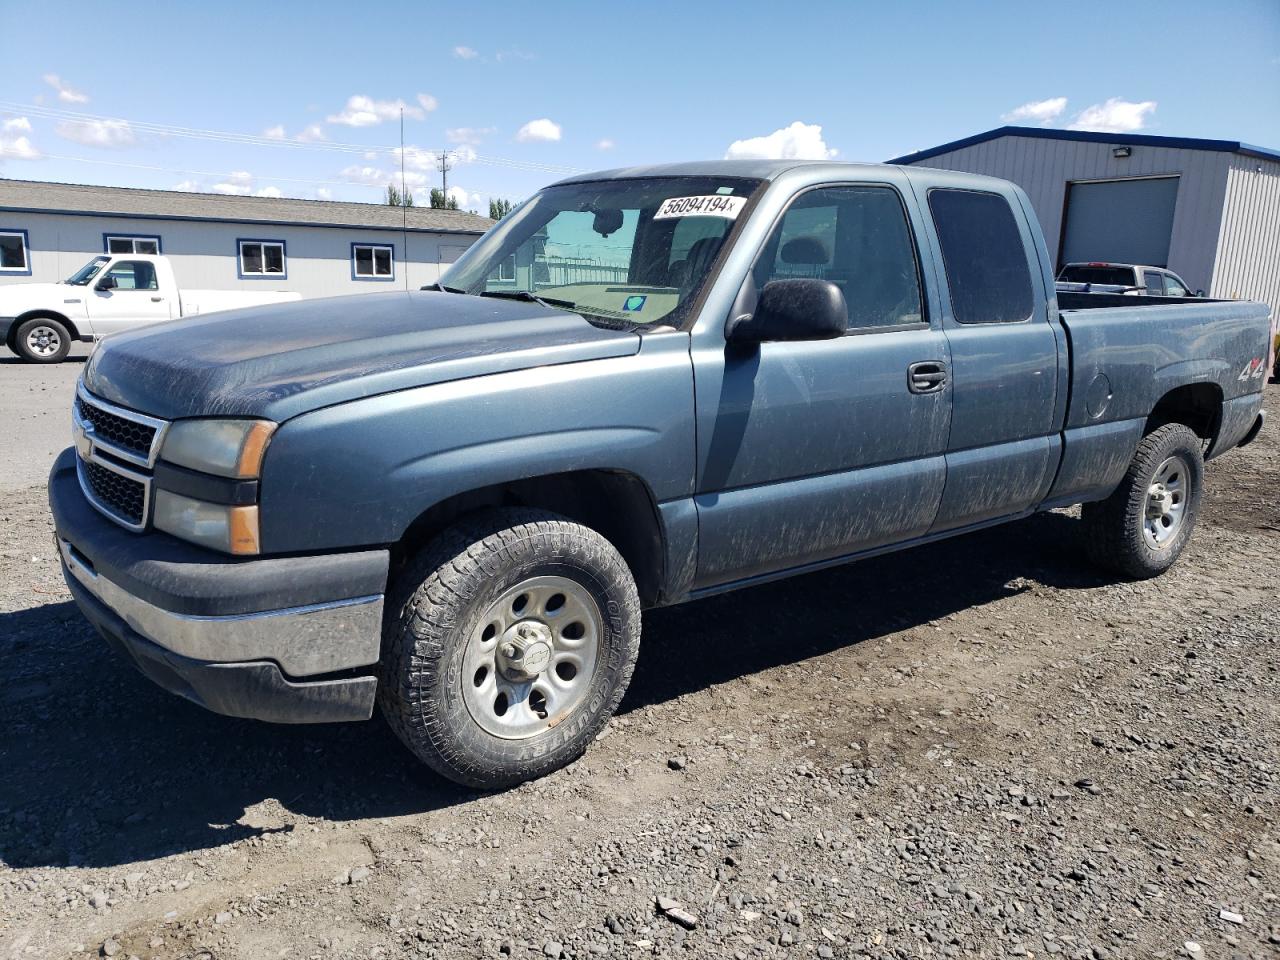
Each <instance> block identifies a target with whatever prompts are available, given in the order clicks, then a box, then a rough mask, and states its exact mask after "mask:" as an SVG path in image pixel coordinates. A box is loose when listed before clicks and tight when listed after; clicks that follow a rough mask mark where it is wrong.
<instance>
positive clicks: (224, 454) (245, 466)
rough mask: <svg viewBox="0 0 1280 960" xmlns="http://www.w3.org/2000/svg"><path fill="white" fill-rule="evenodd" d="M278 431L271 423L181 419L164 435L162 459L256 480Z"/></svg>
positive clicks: (226, 475) (171, 425) (205, 470)
mask: <svg viewBox="0 0 1280 960" xmlns="http://www.w3.org/2000/svg"><path fill="white" fill-rule="evenodd" d="M275 429H276V425H275V424H274V423H272V422H271V421H270V420H178V421H176V422H174V423H172V424H170V426H169V430H168V432H167V433H166V434H165V438H164V446H163V447H162V448H161V450H160V457H161V459H163V460H167V461H169V463H176V464H177V465H178V466H180V467H188V468H190V469H192V470H199V471H201V472H203V473H212V474H216V475H217V476H219V477H231V478H232V479H236V480H253V479H255V478H257V476H258V475H259V473H260V472H261V471H262V455H263V454H264V453H266V451H267V441H268V440H270V439H271V434H272V433H274V432H275Z"/></svg>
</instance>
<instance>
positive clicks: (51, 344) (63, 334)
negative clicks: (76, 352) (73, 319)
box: [13, 317, 71, 363]
mask: <svg viewBox="0 0 1280 960" xmlns="http://www.w3.org/2000/svg"><path fill="white" fill-rule="evenodd" d="M13 346H14V351H15V352H16V353H17V354H18V356H20V357H21V358H22V359H23V360H26V361H27V362H28V363H61V362H62V361H63V360H65V359H66V358H67V353H68V352H69V351H70V350H71V334H70V333H69V332H68V330H67V328H66V327H65V326H63V325H62V324H61V323H59V322H58V321H57V320H53V319H50V318H48V317H36V318H35V319H34V320H28V321H26V322H25V323H24V324H22V325H21V326H20V327H18V332H17V333H16V334H15V335H14V338H13Z"/></svg>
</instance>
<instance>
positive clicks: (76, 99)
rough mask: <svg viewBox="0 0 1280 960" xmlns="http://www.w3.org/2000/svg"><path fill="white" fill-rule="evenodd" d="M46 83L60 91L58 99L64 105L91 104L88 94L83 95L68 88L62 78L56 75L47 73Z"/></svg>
mask: <svg viewBox="0 0 1280 960" xmlns="http://www.w3.org/2000/svg"><path fill="white" fill-rule="evenodd" d="M44 82H45V83H47V84H48V85H49V86H51V87H53V89H55V90H57V91H58V99H59V100H61V101H62V102H63V103H88V102H89V95H88V94H87V93H81V92H80V91H79V90H76V89H74V88H72V87H69V86H67V85H66V84H65V83H63V82H62V78H61V77H59V76H58V75H57V74H56V73H46V74H45V75H44Z"/></svg>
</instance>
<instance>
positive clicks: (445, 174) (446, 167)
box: [436, 150, 453, 206]
mask: <svg viewBox="0 0 1280 960" xmlns="http://www.w3.org/2000/svg"><path fill="white" fill-rule="evenodd" d="M436 169H437V170H439V171H440V184H441V187H440V192H441V194H442V195H443V197H444V203H445V205H446V206H447V205H448V203H449V171H450V170H452V169H453V164H451V163H450V162H449V151H447V150H441V151H440V162H439V163H437V164H436Z"/></svg>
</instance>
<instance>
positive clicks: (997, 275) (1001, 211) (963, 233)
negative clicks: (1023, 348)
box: [929, 190, 1035, 323]
mask: <svg viewBox="0 0 1280 960" xmlns="http://www.w3.org/2000/svg"><path fill="white" fill-rule="evenodd" d="M929 210H930V212H931V213H932V214H933V222H934V225H935V226H936V227H937V228H938V242H939V244H941V246H942V263H943V266H944V267H946V271H947V286H948V287H949V288H950V290H951V311H952V313H953V314H954V315H955V318H956V320H958V321H959V322H960V323H1016V322H1018V321H1020V320H1026V319H1027V318H1028V317H1030V316H1031V311H1032V309H1033V306H1034V303H1035V300H1034V297H1033V295H1032V293H1031V270H1030V268H1029V267H1028V265H1027V253H1026V250H1025V248H1024V247H1023V245H1022V235H1021V233H1019V231H1018V222H1017V221H1016V220H1014V218H1013V211H1012V210H1010V209H1009V202H1008V201H1007V200H1006V199H1005V198H1004V197H1002V196H1000V195H999V194H996V193H981V192H978V191H975V190H931V191H929Z"/></svg>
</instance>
